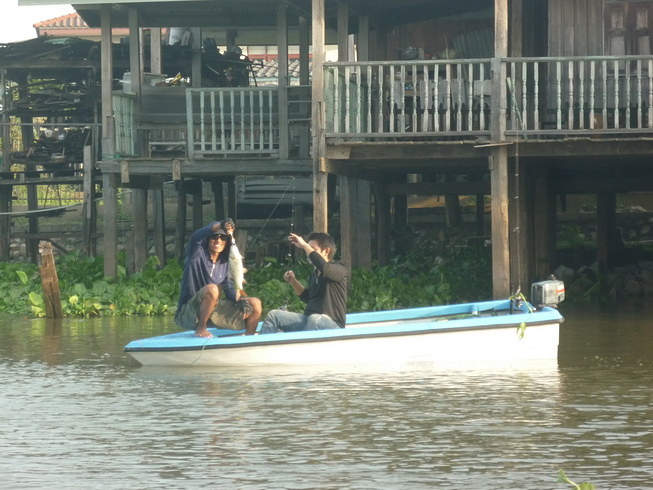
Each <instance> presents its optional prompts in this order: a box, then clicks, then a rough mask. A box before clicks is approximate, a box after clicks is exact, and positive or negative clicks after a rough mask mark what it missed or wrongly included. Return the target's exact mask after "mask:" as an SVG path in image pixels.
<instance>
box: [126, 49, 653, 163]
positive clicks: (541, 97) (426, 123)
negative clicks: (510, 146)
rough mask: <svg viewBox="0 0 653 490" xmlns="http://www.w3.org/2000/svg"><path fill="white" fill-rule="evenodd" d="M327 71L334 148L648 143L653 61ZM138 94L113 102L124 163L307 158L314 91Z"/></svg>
mask: <svg viewBox="0 0 653 490" xmlns="http://www.w3.org/2000/svg"><path fill="white" fill-rule="evenodd" d="M493 64H494V66H495V67H496V69H495V70H493ZM495 72H497V74H496V75H495V74H494V73H495ZM324 73H325V81H324V101H325V103H324V106H325V113H326V117H325V121H326V122H325V128H324V130H325V135H326V139H327V144H340V143H343V142H344V143H356V144H360V143H375V144H379V143H383V142H413V141H428V142H430V143H438V142H451V141H452V140H453V141H461V140H463V141H472V142H478V141H491V140H497V139H498V140H499V141H501V140H511V139H522V140H531V141H537V140H546V141H550V140H561V139H566V140H569V139H573V138H580V139H583V140H587V139H593V138H597V139H599V138H606V135H609V136H610V137H611V138H617V139H629V138H635V137H640V138H645V137H648V136H652V135H653V110H652V109H653V57H651V56H624V57H613V56H605V57H558V58H505V59H501V60H497V59H495V60H492V59H470V60H424V61H422V60H419V61H375V62H335V63H326V64H325V65H324ZM497 84H498V86H495V85H497ZM142 89H143V90H142V92H141V98H142V99H141V101H140V107H138V109H136V107H137V104H136V101H135V99H134V97H133V96H129V95H123V94H116V95H115V96H114V113H115V121H116V133H117V153H119V154H121V155H133V156H139V157H140V158H143V157H144V158H153V159H158V158H166V157H167V156H171V157H175V158H181V159H187V160H188V161H192V162H206V163H208V164H211V163H214V162H220V161H223V162H226V161H228V160H230V159H231V160H234V159H235V160H238V161H239V162H242V161H243V159H245V161H255V160H258V161H260V160H283V161H286V160H292V159H303V160H309V159H310V145H309V142H310V129H311V121H310V114H311V107H310V106H311V100H310V99H311V97H310V86H291V87H288V88H287V92H286V93H281V92H280V89H279V87H277V86H266V87H242V88H240V87H239V88H181V87H160V86H157V87H149V86H147V87H145V86H144V87H142ZM281 101H283V102H281ZM286 101H287V102H286ZM497 126H498V128H497ZM270 168H271V170H273V169H272V167H270ZM225 169H226V167H225ZM240 169H241V170H244V168H242V167H241V168H240ZM232 170H233V169H228V171H232ZM225 171H227V170H225Z"/></svg>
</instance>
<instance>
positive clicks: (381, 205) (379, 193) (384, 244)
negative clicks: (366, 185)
mask: <svg viewBox="0 0 653 490" xmlns="http://www.w3.org/2000/svg"><path fill="white" fill-rule="evenodd" d="M374 196H375V198H376V199H375V203H376V250H377V252H376V253H377V259H378V261H379V265H380V266H384V265H387V264H388V261H389V259H390V242H389V240H388V236H389V233H390V226H389V224H390V199H389V198H388V193H387V192H386V190H385V185H384V184H383V182H382V181H380V180H377V181H375V182H374Z"/></svg>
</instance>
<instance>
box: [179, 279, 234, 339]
mask: <svg viewBox="0 0 653 490" xmlns="http://www.w3.org/2000/svg"><path fill="white" fill-rule="evenodd" d="M204 292H205V289H204V288H202V289H200V290H199V291H198V292H197V293H195V296H193V297H192V298H191V299H189V300H188V301H187V302H186V304H184V305H183V306H182V307H181V308H180V309H179V310H178V311H177V314H176V315H175V323H176V324H177V325H179V326H180V327H182V328H185V329H188V330H195V327H196V326H197V315H198V314H199V312H200V303H201V302H202V298H203V297H204ZM208 323H209V324H208V325H207V327H218V328H227V329H229V330H244V329H245V319H244V318H243V312H242V310H241V309H240V306H239V305H238V304H237V303H236V302H234V301H231V300H228V299H226V298H224V299H220V300H219V301H218V304H217V305H215V309H214V310H213V313H211V316H210V317H209V322H208Z"/></svg>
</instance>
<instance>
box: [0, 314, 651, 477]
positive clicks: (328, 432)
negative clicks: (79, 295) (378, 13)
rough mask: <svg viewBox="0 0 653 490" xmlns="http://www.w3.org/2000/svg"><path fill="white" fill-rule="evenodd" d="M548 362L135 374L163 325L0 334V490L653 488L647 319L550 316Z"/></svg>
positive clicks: (25, 327)
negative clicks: (141, 350)
mask: <svg viewBox="0 0 653 490" xmlns="http://www.w3.org/2000/svg"><path fill="white" fill-rule="evenodd" d="M563 313H564V314H565V316H566V318H567V321H566V322H565V323H564V324H563V328H562V331H561V349H560V354H561V355H560V363H559V366H558V365H556V363H546V362H545V363H537V364H533V365H530V366H526V367H523V368H515V367H514V366H510V365H507V366H502V367H497V366H493V367H491V368H490V367H478V366H472V367H470V366H467V367H466V366H455V367H452V368H451V369H446V370H435V369H433V368H432V367H430V366H428V365H409V366H393V367H392V368H389V367H379V366H376V367H366V366H341V367H332V366H330V367H328V368H323V367H309V368H306V367H305V368H298V367H293V368H288V367H275V368H262V367H256V368H254V367H253V368H229V369H219V370H217V369H215V370H212V369H206V368H189V369H165V368H141V367H138V364H137V363H136V362H135V361H133V360H131V359H130V358H129V357H128V356H126V355H125V354H124V353H123V352H122V347H123V346H124V345H125V344H126V343H127V342H128V341H130V340H132V339H135V338H141V337H146V336H151V335H158V334H162V333H166V332H170V331H175V330H176V327H175V326H174V325H173V323H172V321H171V320H170V319H163V320H162V319H140V318H139V319H100V320H65V321H63V322H60V323H59V324H56V323H48V322H45V321H44V320H25V319H15V318H11V319H7V318H0V368H1V369H0V386H2V397H0V412H1V413H2V415H3V417H2V419H1V420H2V421H1V422H0V431H1V432H2V434H3V438H2V439H1V440H0V482H3V487H9V488H15V487H23V488H42V487H56V486H61V487H65V488H82V487H83V488H126V487H127V486H129V487H142V488H194V487H221V488H244V489H248V488H293V489H302V488H306V489H313V488H357V489H358V488H361V489H367V488H374V489H377V488H406V489H408V488H411V489H412V488H452V489H463V488H464V489H468V488H474V489H475V488H478V489H492V488H496V489H507V488H510V489H514V488H544V489H555V488H567V487H566V486H565V485H563V484H561V483H556V479H557V472H558V469H561V468H562V469H564V471H565V472H566V473H567V474H568V475H569V476H570V478H571V479H572V480H574V481H577V482H580V481H587V480H589V481H591V482H593V483H594V484H596V485H597V487H598V488H602V489H604V488H646V486H647V484H648V482H651V481H653V463H651V461H650V456H649V449H648V448H649V447H650V446H651V445H652V444H653V434H652V431H653V425H652V422H651V421H652V420H653V408H652V407H653V403H652V402H653V399H652V398H653V383H652V382H651V381H652V379H651V378H652V376H651V366H653V362H652V361H653V349H652V348H651V347H653V345H652V342H653V340H652V339H653V335H651V334H652V332H651V329H652V328H653V326H651V325H650V323H651V322H650V321H649V320H648V318H650V315H649V314H648V313H649V311H648V310H646V309H644V311H642V309H640V310H639V313H636V312H631V311H630V310H626V311H622V312H609V311H603V312H601V313H599V314H597V313H594V312H590V311H589V310H588V311H582V310H576V311H563Z"/></svg>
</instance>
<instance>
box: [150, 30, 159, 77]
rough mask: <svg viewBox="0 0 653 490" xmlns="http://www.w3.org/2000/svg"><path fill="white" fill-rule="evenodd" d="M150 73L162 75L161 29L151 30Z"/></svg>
mask: <svg viewBox="0 0 653 490" xmlns="http://www.w3.org/2000/svg"><path fill="white" fill-rule="evenodd" d="M150 71H151V72H152V73H161V28H160V27H152V28H151V29H150Z"/></svg>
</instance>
